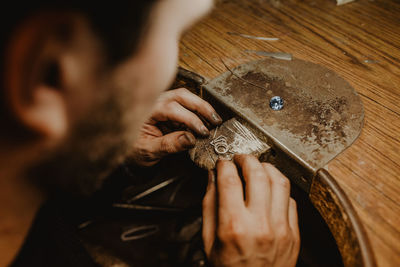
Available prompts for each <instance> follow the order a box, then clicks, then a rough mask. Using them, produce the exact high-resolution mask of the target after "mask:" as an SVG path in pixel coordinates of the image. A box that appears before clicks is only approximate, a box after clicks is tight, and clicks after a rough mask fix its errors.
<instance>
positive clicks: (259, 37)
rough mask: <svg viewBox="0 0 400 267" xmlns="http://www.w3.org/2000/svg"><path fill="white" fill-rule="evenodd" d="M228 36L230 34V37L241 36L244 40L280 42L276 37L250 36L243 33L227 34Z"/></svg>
mask: <svg viewBox="0 0 400 267" xmlns="http://www.w3.org/2000/svg"><path fill="white" fill-rule="evenodd" d="M227 34H229V35H236V36H240V37H243V38H249V39H256V40H261V41H279V38H276V37H261V36H253V35H248V34H243V33H237V32H227Z"/></svg>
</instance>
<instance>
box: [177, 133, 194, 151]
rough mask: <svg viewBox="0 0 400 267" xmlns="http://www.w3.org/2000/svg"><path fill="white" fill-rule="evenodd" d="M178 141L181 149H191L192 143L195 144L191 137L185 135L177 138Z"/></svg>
mask: <svg viewBox="0 0 400 267" xmlns="http://www.w3.org/2000/svg"><path fill="white" fill-rule="evenodd" d="M178 140H179V143H180V144H181V145H182V146H183V147H187V148H189V147H193V146H194V143H195V142H196V140H195V139H194V137H193V136H191V135H189V134H186V133H185V134H182V135H181V136H179V138H178Z"/></svg>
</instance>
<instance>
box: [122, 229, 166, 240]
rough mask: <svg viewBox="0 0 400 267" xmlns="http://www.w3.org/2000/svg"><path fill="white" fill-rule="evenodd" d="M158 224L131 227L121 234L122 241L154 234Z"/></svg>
mask: <svg viewBox="0 0 400 267" xmlns="http://www.w3.org/2000/svg"><path fill="white" fill-rule="evenodd" d="M159 230H160V229H159V227H158V225H142V226H135V227H132V228H130V229H128V230H126V231H124V232H122V234H121V240H122V241H125V242H126V241H132V240H138V239H143V238H146V237H148V236H151V235H154V234H156V233H157V232H158V231H159Z"/></svg>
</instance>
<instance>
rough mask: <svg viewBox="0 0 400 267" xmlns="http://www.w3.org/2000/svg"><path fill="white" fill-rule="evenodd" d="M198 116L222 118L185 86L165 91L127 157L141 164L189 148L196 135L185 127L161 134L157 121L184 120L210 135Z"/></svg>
mask: <svg viewBox="0 0 400 267" xmlns="http://www.w3.org/2000/svg"><path fill="white" fill-rule="evenodd" d="M199 116H201V117H203V118H204V119H205V120H207V121H208V122H210V123H211V124H213V125H218V124H220V123H221V122H222V120H221V118H220V117H219V116H218V114H217V113H216V111H215V110H214V108H213V107H212V106H211V105H210V104H209V103H207V102H206V101H204V100H203V99H201V98H200V97H198V96H197V95H195V94H193V93H191V92H190V91H189V90H187V89H185V88H180V89H175V90H171V91H167V92H164V93H163V94H162V95H161V96H160V98H159V99H158V101H157V103H156V105H155V108H154V110H153V113H152V115H151V118H150V119H149V120H148V121H147V122H146V123H145V124H144V125H143V127H142V129H141V132H140V136H139V139H138V141H136V143H135V144H134V147H133V151H132V154H131V156H130V159H131V160H133V161H134V162H135V163H136V164H138V165H142V166H151V165H154V164H156V163H157V162H158V161H159V160H160V159H161V158H162V157H163V156H165V155H167V154H171V153H177V152H180V151H184V150H187V149H190V148H192V147H193V146H194V144H195V140H196V139H195V137H194V135H193V134H192V133H190V132H188V131H175V132H172V133H169V134H165V135H164V134H163V133H162V131H161V130H160V129H159V128H158V127H157V123H159V122H167V121H170V122H173V123H176V124H183V125H185V126H186V127H187V128H189V129H190V130H192V131H193V132H195V133H197V134H199V135H201V136H207V135H209V131H208V129H207V127H206V126H205V125H204V123H203V122H202V120H201V119H200V118H199Z"/></svg>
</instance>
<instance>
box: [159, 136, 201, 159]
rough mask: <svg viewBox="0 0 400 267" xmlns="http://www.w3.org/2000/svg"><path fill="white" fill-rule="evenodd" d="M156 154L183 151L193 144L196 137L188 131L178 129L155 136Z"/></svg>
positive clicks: (160, 155)
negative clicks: (156, 143)
mask: <svg viewBox="0 0 400 267" xmlns="http://www.w3.org/2000/svg"><path fill="white" fill-rule="evenodd" d="M157 142H158V145H157V147H158V151H157V152H158V153H157V154H158V156H159V157H162V156H165V155H167V154H173V153H177V152H181V151H185V150H187V149H190V148H192V147H193V146H194V144H195V142H196V138H195V137H194V136H193V134H192V133H190V132H184V131H178V132H172V133H169V134H166V135H164V136H162V137H159V138H157Z"/></svg>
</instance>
